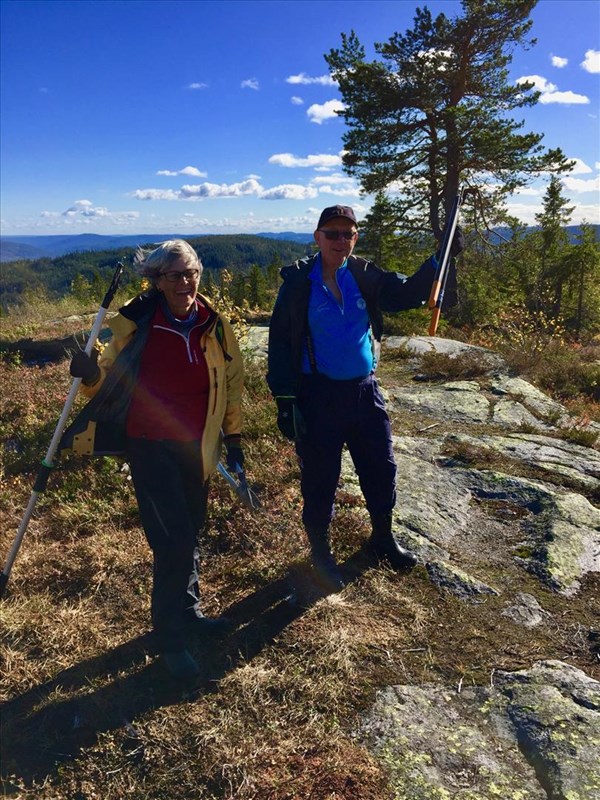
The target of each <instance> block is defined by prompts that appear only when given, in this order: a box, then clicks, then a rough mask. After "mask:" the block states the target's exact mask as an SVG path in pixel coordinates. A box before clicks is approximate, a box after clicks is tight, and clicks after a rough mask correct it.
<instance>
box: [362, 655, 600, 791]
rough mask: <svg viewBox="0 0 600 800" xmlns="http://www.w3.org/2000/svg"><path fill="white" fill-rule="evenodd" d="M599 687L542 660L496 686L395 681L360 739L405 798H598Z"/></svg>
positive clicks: (371, 713)
mask: <svg viewBox="0 0 600 800" xmlns="http://www.w3.org/2000/svg"><path fill="white" fill-rule="evenodd" d="M599 700H600V684H598V682H597V681H594V680H592V679H591V678H589V677H588V676H587V675H586V674H585V673H584V672H582V671H580V670H578V669H575V668H574V667H572V666H570V665H569V664H564V663H562V662H558V661H546V662H539V663H537V664H535V665H534V666H533V667H532V668H531V669H530V670H522V671H519V672H513V673H510V672H503V673H497V675H496V676H495V678H494V685H490V686H489V687H483V686H474V687H462V686H460V685H459V686H452V687H450V686H433V685H424V686H392V687H388V688H386V689H384V690H383V691H381V692H380V693H379V695H378V696H377V699H376V701H375V703H374V705H373V707H372V708H371V709H370V710H369V712H368V713H367V714H365V715H364V717H363V719H362V720H361V723H360V726H359V728H358V731H357V734H356V735H357V738H358V739H359V740H360V741H361V742H362V743H363V744H365V745H366V747H367V748H368V749H369V750H371V752H373V753H374V754H375V755H376V756H377V757H378V758H379V759H380V760H381V761H382V762H383V763H384V764H385V765H386V767H387V769H388V771H389V774H390V780H391V784H392V789H393V790H394V791H395V793H396V796H398V797H410V798H411V800H445V798H450V797H457V798H458V797H465V798H467V797H468V798H469V800H492V798H496V797H498V798H502V799H503V800H505V798H506V799H508V798H519V799H520V800H538V798H539V800H547V799H548V798H552V799H553V800H593V799H594V798H597V797H599V796H600V768H599V765H600V713H599Z"/></svg>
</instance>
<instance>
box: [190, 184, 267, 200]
mask: <svg viewBox="0 0 600 800" xmlns="http://www.w3.org/2000/svg"><path fill="white" fill-rule="evenodd" d="M261 190H262V187H261V185H260V184H259V183H258V181H255V180H253V179H249V180H246V181H242V182H241V183H229V184H227V183H197V184H185V185H184V186H182V187H181V189H180V191H179V195H180V197H181V198H182V199H188V200H189V199H199V198H203V197H241V196H242V195H248V194H256V195H257V194H259V193H260V192H261Z"/></svg>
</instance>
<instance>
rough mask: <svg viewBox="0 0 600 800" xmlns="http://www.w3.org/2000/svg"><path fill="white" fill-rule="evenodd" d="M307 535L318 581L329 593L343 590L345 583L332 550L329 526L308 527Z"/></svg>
mask: <svg viewBox="0 0 600 800" xmlns="http://www.w3.org/2000/svg"><path fill="white" fill-rule="evenodd" d="M306 535H307V536H308V541H309V542H310V547H311V558H312V563H313V569H314V572H315V575H316V578H317V581H318V583H319V584H320V585H321V586H322V587H323V589H324V590H325V591H326V592H327V593H329V594H332V593H334V592H341V590H342V589H343V588H344V586H345V583H344V579H343V578H342V573H341V572H340V570H339V567H338V565H337V564H336V562H335V558H334V557H333V554H332V552H331V548H330V545H329V534H328V531H327V528H307V529H306Z"/></svg>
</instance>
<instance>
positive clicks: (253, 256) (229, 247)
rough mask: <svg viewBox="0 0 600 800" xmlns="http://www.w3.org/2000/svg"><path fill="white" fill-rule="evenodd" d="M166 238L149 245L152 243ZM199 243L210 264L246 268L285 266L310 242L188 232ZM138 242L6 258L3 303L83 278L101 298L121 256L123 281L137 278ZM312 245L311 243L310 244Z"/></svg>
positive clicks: (59, 290) (60, 291)
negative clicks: (56, 254)
mask: <svg viewBox="0 0 600 800" xmlns="http://www.w3.org/2000/svg"><path fill="white" fill-rule="evenodd" d="M160 241H162V239H157V241H156V242H154V243H148V244H146V245H144V246H143V247H144V249H151V248H152V246H153V245H156V244H159V243H160ZM186 241H189V243H190V244H191V245H192V247H194V249H195V250H196V252H197V253H198V255H199V256H200V258H201V260H202V263H203V265H204V267H205V269H207V270H221V269H224V268H226V269H228V270H230V271H231V272H233V273H235V272H246V271H248V269H249V268H250V267H251V266H252V265H257V266H258V267H259V268H261V269H266V268H267V267H268V266H269V265H270V264H273V263H276V264H278V265H280V266H282V265H283V264H286V263H288V262H291V261H295V260H296V259H297V258H302V257H303V256H304V255H305V254H306V253H307V245H305V244H302V243H299V242H290V241H285V240H278V239H268V238H265V237H261V236H255V235H251V234H239V235H214V236H198V237H193V238H186ZM135 250H136V248H135V247H120V248H117V249H107V250H92V251H86V252H73V253H68V254H66V255H62V256H60V257H58V258H37V259H20V260H17V261H10V262H5V263H4V264H2V271H1V275H0V294H1V295H2V301H1V303H2V308H3V309H6V308H7V307H10V306H13V305H15V304H18V303H19V301H20V300H21V299H22V297H23V293H26V292H28V291H35V290H39V289H44V290H45V291H47V292H48V293H49V294H50V295H53V296H55V297H62V296H64V295H66V294H68V293H69V292H71V291H72V290H73V289H75V290H76V291H77V289H78V285H79V286H80V285H81V283H82V281H84V282H85V281H87V282H89V283H90V284H96V285H97V288H98V296H99V299H102V298H101V295H100V292H101V285H102V284H104V283H105V282H107V281H108V280H109V279H110V277H111V275H112V273H113V271H114V268H115V265H116V263H117V261H122V262H123V264H125V272H124V275H123V278H122V281H121V285H122V286H124V287H126V286H127V285H129V284H130V283H132V282H134V281H135V280H136V279H137V276H136V273H135V270H134V269H133V266H132V260H133V255H134V253H135ZM308 250H310V248H308Z"/></svg>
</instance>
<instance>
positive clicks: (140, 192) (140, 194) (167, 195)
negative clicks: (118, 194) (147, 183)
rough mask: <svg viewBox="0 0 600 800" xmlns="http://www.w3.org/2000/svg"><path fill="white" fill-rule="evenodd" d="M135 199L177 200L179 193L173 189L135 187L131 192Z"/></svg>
mask: <svg viewBox="0 0 600 800" xmlns="http://www.w3.org/2000/svg"><path fill="white" fill-rule="evenodd" d="M131 197H135V199H136V200H178V199H179V193H178V192H176V191H174V190H173V189H136V190H135V191H133V192H131Z"/></svg>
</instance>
